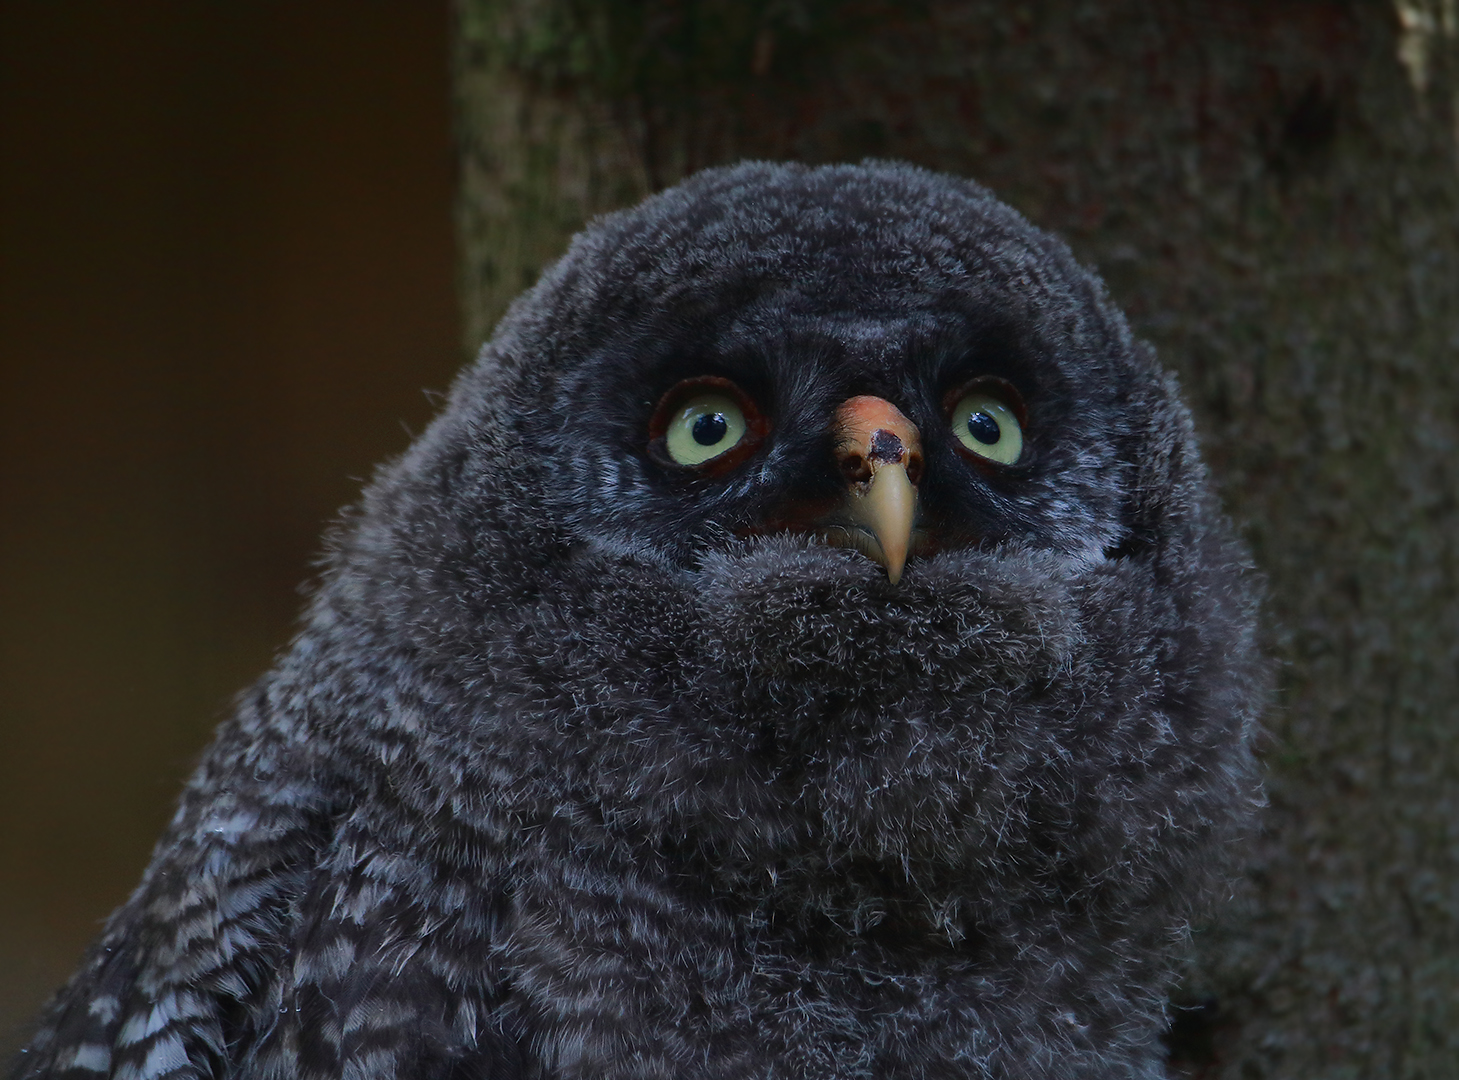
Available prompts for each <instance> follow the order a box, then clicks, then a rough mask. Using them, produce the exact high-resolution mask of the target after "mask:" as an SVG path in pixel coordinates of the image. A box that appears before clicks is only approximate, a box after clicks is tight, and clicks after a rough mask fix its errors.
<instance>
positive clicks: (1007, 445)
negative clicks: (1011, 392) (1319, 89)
mask: <svg viewBox="0 0 1459 1080" xmlns="http://www.w3.org/2000/svg"><path fill="white" fill-rule="evenodd" d="M952 431H953V434H954V435H956V436H957V438H958V442H960V443H962V444H963V446H964V447H966V448H967V449H968V450H970V451H971V452H972V453H974V454H977V455H978V456H979V457H981V458H987V459H988V460H989V461H996V462H998V463H999V464H1000V465H1012V464H1013V463H1014V462H1015V461H1017V460H1018V459H1019V456H1020V455H1021V454H1022V453H1023V428H1022V427H1020V426H1019V423H1018V417H1017V416H1016V415H1015V414H1014V412H1013V410H1012V409H1011V408H1009V407H1008V405H1007V403H1006V402H1003V401H1000V400H999V399H998V398H996V397H994V396H993V395H992V394H989V393H986V392H984V391H981V390H974V391H973V392H972V393H970V394H964V395H963V397H962V398H961V399H960V400H959V401H958V403H957V404H956V405H955V406H953V410H952Z"/></svg>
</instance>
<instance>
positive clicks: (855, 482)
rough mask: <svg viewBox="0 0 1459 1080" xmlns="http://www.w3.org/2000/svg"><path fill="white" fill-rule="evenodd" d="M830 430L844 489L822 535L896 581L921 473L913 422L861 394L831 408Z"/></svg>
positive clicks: (908, 546) (904, 561)
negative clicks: (842, 499)
mask: <svg viewBox="0 0 1459 1080" xmlns="http://www.w3.org/2000/svg"><path fill="white" fill-rule="evenodd" d="M832 432H833V434H834V437H835V446H836V462H837V464H838V465H839V466H840V469H841V474H842V475H843V476H844V477H845V478H846V481H847V485H848V490H847V493H846V500H845V502H843V503H842V504H841V507H840V510H839V512H838V513H837V514H836V515H835V518H834V520H833V521H832V522H831V523H830V524H829V527H828V528H827V529H826V532H825V538H826V540H827V541H828V542H829V543H832V544H837V545H840V546H842V547H851V548H855V549H856V550H857V551H860V552H861V553H862V554H864V555H866V556H868V557H870V558H872V559H875V560H876V561H877V562H879V563H881V565H882V566H884V567H886V571H887V580H888V581H890V582H891V583H892V584H893V585H895V584H896V583H897V582H899V581H900V580H901V579H902V569H903V567H905V566H906V564H907V554H908V552H909V550H910V549H911V546H912V524H913V521H914V520H915V518H916V515H917V482H918V480H920V479H921V476H922V440H921V436H920V435H919V434H918V432H917V426H916V425H915V424H913V423H912V421H910V420H908V419H907V418H906V417H905V416H903V415H902V412H901V410H900V409H898V408H897V407H896V406H895V405H893V404H892V403H891V402H890V401H887V400H885V399H884V398H879V397H871V396H867V395H862V396H858V397H854V398H850V399H848V400H847V401H845V402H843V403H842V405H841V407H840V408H839V409H837V410H836V417H835V420H834V421H833V422H832Z"/></svg>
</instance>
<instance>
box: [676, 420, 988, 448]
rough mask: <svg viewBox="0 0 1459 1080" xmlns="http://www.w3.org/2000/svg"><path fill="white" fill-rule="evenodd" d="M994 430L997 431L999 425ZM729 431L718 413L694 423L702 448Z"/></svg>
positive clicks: (726, 423) (696, 439) (694, 430)
mask: <svg viewBox="0 0 1459 1080" xmlns="http://www.w3.org/2000/svg"><path fill="white" fill-rule="evenodd" d="M993 428H994V430H995V431H996V430H997V425H996V424H995V425H994V426H993ZM728 430H729V423H728V421H726V420H725V418H724V417H723V416H722V415H720V414H719V413H716V412H710V413H705V414H704V415H703V416H701V417H700V418H699V419H698V420H696V421H694V428H693V433H694V441H695V442H697V443H698V444H699V445H700V446H713V445H714V444H715V443H717V442H719V440H721V439H723V438H724V433H725V432H726V431H728Z"/></svg>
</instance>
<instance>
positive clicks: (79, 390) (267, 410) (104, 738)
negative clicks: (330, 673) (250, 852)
mask: <svg viewBox="0 0 1459 1080" xmlns="http://www.w3.org/2000/svg"><path fill="white" fill-rule="evenodd" d="M448 40H449V12H448V11H447V8H446V6H445V5H444V4H404V3H388V4H387V3H373V2H370V3H353V4H344V3H310V4H276V3H269V4H248V5H237V4H214V3H206V4H199V3H182V2H169V3H157V4H144V5H115V4H101V3H84V4H40V3H4V4H0V1055H3V1057H8V1056H9V1052H10V1050H11V1049H13V1048H15V1047H16V1046H17V1045H18V1042H19V1039H20V1037H21V1034H22V1031H23V1028H24V1026H25V1025H27V1024H28V1023H29V1021H30V1019H31V1017H32V1015H33V1013H34V1012H35V1010H36V1009H37V1008H38V1007H39V1004H40V1002H41V1001H42V999H43V998H44V997H45V996H46V995H47V994H48V993H49V992H50V991H51V990H53V989H55V988H56V987H57V986H58V985H59V984H60V983H61V982H62V981H64V979H65V978H66V977H67V975H68V974H69V971H70V969H71V968H72V966H73V965H74V964H75V963H76V961H77V959H78V958H79V956H80V954H81V951H82V949H83V948H84V946H85V945H86V943H87V942H88V940H89V939H90V938H91V937H92V936H94V934H95V933H96V932H97V929H98V927H99V925H100V922H101V920H102V919H103V918H104V917H105V916H106V914H107V912H109V911H110V910H111V909H112V908H113V907H114V906H116V905H117V904H118V903H119V902H120V901H121V900H122V899H123V898H124V896H125V895H126V894H127V892H128V891H129V890H130V889H131V888H132V887H133V886H134V885H135V884H136V881H137V878H138V875H139V874H140V872H141V870H142V867H143V865H144V864H145V862H146V859H147V854H148V851H149V850H150V848H151V845H152V843H153V841H154V840H155V839H156V837H157V835H158V834H159V832H160V830H161V828H162V826H163V825H164V824H165V822H166V820H167V817H168V814H169V813H170V806H171V803H172V801H173V800H174V799H175V797H176V794H177V792H178V790H179V787H180V784H181V781H182V779H183V778H184V777H185V776H186V774H187V773H188V771H189V770H190V768H191V765H192V762H193V761H194V759H195V758H196V756H197V754H198V753H199V751H200V750H201V748H202V746H203V744H204V743H205V741H206V740H207V738H208V735H209V733H210V731H211V729H212V726H213V725H214V724H215V723H216V722H217V720H218V719H219V718H220V717H221V715H222V714H223V713H224V712H225V711H226V709H227V708H228V705H229V701H230V699H231V697H232V695H233V694H234V693H235V692H237V691H238V690H240V689H241V688H242V687H243V686H244V685H245V684H247V683H248V682H249V681H250V680H251V679H253V678H254V677H255V676H257V675H258V674H259V673H261V672H262V671H263V669H264V668H265V667H267V666H268V664H269V662H270V658H271V657H272V655H273V653H274V652H275V650H277V649H278V648H279V647H281V646H282V645H284V644H285V643H286V642H287V640H288V638H289V635H290V633H291V627H292V622H293V619H294V617H295V613H296V610H297V609H298V607H299V604H300V597H299V594H298V591H297V589H298V586H299V584H300V583H301V582H303V581H304V580H305V579H306V578H307V577H308V576H309V574H310V573H311V558H312V557H313V555H314V554H315V552H316V551H317V549H318V538H319V534H320V530H321V528H322V527H323V526H324V525H325V524H326V523H327V522H328V521H329V520H330V518H331V517H332V516H333V514H334V513H335V512H336V510H337V509H338V508H339V507H340V506H342V505H344V504H345V503H347V502H349V501H350V500H351V499H353V498H354V497H355V494H356V493H357V491H358V489H359V486H360V481H361V479H362V478H365V477H368V476H369V474H370V471H371V469H372V467H373V466H374V465H375V464H376V463H377V462H379V461H380V460H381V459H382V458H384V457H386V456H387V455H390V454H393V453H398V452H399V451H401V450H402V449H404V447H405V446H406V444H407V442H408V432H409V431H416V430H419V429H420V427H421V426H422V425H423V424H424V423H425V422H426V420H427V419H428V417H429V416H430V414H431V411H432V408H431V405H430V402H429V401H428V400H427V398H426V395H425V394H424V393H423V391H424V390H441V389H444V388H445V387H446V386H447V385H448V383H449V380H450V378H451V376H452V373H453V372H454V370H455V368H456V367H457V366H458V364H459V363H460V361H461V347H460V333H459V330H458V324H459V320H458V316H457V310H456V301H455V295H456V294H455V273H456V270H455V253H454V251H455V249H454V242H453V239H452V209H451V207H452V199H453V195H454V188H455V180H454V176H455V164H454V161H453V152H452V140H451V126H450V116H451V110H450V103H451V89H450V78H449V75H450V71H449V62H450V52H449V48H448Z"/></svg>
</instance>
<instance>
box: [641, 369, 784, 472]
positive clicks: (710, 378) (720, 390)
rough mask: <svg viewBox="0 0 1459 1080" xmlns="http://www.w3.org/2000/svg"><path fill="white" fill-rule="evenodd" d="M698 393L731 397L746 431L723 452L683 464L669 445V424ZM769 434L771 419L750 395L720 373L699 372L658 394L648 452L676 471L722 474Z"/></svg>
mask: <svg viewBox="0 0 1459 1080" xmlns="http://www.w3.org/2000/svg"><path fill="white" fill-rule="evenodd" d="M696 396H713V397H720V398H728V399H729V401H730V402H732V403H733V404H734V405H736V406H737V407H738V408H739V411H740V413H741V415H742V416H743V418H744V434H743V435H741V437H740V439H739V441H738V442H737V443H735V444H734V445H733V446H732V447H730V448H729V449H727V450H725V451H724V452H723V453H720V454H717V455H715V456H714V457H711V458H709V459H707V460H705V461H701V462H698V463H696V464H682V463H680V462H678V461H675V460H674V458H673V457H672V456H671V455H670V453H669V449H668V445H667V444H668V436H669V428H670V425H671V424H673V423H674V422H675V421H676V420H677V419H678V418H679V413H680V412H681V410H682V409H683V408H684V406H685V405H686V404H688V403H690V402H691V401H692V399H693V398H695V397H696ZM769 434H770V421H769V420H768V419H767V418H766V417H765V415H764V414H763V413H762V412H761V411H760V410H759V408H758V407H757V406H756V405H755V402H754V400H753V399H752V398H751V397H750V395H748V394H746V393H745V392H744V391H743V390H741V389H740V388H739V387H738V386H737V385H735V383H733V382H731V381H730V380H729V379H726V378H722V377H721V376H718V375H699V376H695V377H694V378H690V379H684V380H682V381H680V382H677V383H675V384H674V385H673V386H671V387H670V388H669V389H668V391H667V392H666V393H665V394H664V395H663V397H661V398H659V403H658V405H657V406H656V407H655V408H654V412H653V415H652V417H650V418H649V422H648V448H647V449H648V456H649V458H650V459H651V460H653V461H654V462H655V463H657V464H659V465H662V466H664V467H666V468H668V469H672V470H674V471H676V472H680V473H684V472H688V473H693V474H695V475H699V476H722V475H724V474H725V473H727V472H729V471H731V470H732V469H734V468H735V467H736V466H738V465H739V464H741V463H742V462H744V461H745V459H747V458H748V457H749V456H750V455H751V454H753V453H754V452H755V450H756V449H758V448H759V446H760V444H761V443H762V442H764V441H765V437H766V436H767V435H769Z"/></svg>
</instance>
